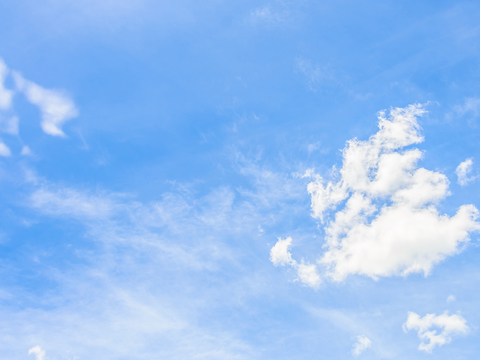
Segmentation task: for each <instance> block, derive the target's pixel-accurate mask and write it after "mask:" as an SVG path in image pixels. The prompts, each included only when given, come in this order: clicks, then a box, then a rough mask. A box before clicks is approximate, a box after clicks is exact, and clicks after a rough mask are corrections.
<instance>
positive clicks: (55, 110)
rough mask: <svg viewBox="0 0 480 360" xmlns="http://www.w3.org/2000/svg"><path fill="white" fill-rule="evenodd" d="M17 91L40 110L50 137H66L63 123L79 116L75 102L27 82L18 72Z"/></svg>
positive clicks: (62, 94) (16, 78) (63, 95)
mask: <svg viewBox="0 0 480 360" xmlns="http://www.w3.org/2000/svg"><path fill="white" fill-rule="evenodd" d="M13 77H14V80H15V84H16V86H17V89H18V90H19V91H21V92H23V93H24V94H25V96H26V97H27V99H28V101H30V102H31V103H32V104H34V105H36V106H38V107H39V108H40V111H41V114H42V122H41V123H40V126H41V127H42V130H43V131H44V132H45V133H46V134H49V135H53V136H65V133H64V132H63V131H62V129H61V127H62V125H63V123H65V122H66V121H67V120H70V119H72V118H74V117H76V116H78V110H77V108H76V107H75V104H74V102H73V101H72V100H71V99H70V98H69V97H68V96H67V95H65V94H64V93H62V92H60V91H57V90H49V89H45V88H43V87H41V86H40V85H37V84H35V83H34V82H32V81H29V80H26V79H25V78H23V76H22V75H20V74H19V73H17V72H14V73H13Z"/></svg>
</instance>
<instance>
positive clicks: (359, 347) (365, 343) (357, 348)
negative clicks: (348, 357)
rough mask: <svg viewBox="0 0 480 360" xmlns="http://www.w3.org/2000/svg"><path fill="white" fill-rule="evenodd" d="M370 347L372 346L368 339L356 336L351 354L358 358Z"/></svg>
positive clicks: (363, 336)
mask: <svg viewBox="0 0 480 360" xmlns="http://www.w3.org/2000/svg"><path fill="white" fill-rule="evenodd" d="M370 346H372V342H371V341H370V339H369V338H368V337H366V336H365V335H360V336H357V342H356V343H355V344H354V345H353V349H352V354H353V355H354V356H358V355H360V354H361V353H362V352H364V351H365V350H367V349H368V348H369V347H370Z"/></svg>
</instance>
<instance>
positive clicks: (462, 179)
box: [455, 158, 475, 186]
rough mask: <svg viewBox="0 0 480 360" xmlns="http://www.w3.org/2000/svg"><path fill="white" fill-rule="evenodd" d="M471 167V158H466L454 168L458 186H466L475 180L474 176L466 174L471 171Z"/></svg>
mask: <svg viewBox="0 0 480 360" xmlns="http://www.w3.org/2000/svg"><path fill="white" fill-rule="evenodd" d="M472 167H473V159H472V158H470V159H467V160H465V161H462V162H461V163H460V165H458V166H457V169H456V170H455V174H457V178H458V180H457V182H458V184H459V185H460V186H466V185H468V184H469V183H470V182H472V181H474V180H475V176H470V177H469V176H468V174H470V173H471V172H472Z"/></svg>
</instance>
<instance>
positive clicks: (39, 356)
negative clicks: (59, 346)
mask: <svg viewBox="0 0 480 360" xmlns="http://www.w3.org/2000/svg"><path fill="white" fill-rule="evenodd" d="M28 355H35V360H45V350H42V348H41V347H40V346H38V345H37V346H35V347H33V348H31V349H30V350H28Z"/></svg>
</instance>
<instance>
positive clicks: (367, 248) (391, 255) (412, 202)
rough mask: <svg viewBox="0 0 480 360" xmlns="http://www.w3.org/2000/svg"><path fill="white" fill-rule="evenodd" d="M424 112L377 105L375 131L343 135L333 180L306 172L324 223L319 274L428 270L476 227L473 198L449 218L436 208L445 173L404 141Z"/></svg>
mask: <svg viewBox="0 0 480 360" xmlns="http://www.w3.org/2000/svg"><path fill="white" fill-rule="evenodd" d="M424 113H425V110H424V109H423V107H422V106H421V105H410V106H407V107H405V108H394V109H392V110H391V111H390V113H389V116H387V114H386V113H385V112H380V113H379V124H378V127H379V131H378V132H377V133H376V134H374V135H372V136H371V137H370V138H369V139H368V140H366V141H360V140H357V139H352V140H350V141H348V142H347V145H346V147H345V148H344V149H343V165H342V167H341V168H340V170H338V171H337V170H336V169H335V168H334V169H333V170H334V171H333V172H334V179H333V180H330V181H328V182H326V181H324V180H323V179H322V178H321V177H320V176H318V175H311V173H310V176H314V180H313V181H312V182H310V183H309V185H308V192H309V193H310V195H311V199H312V210H313V217H314V218H317V219H319V220H320V221H321V222H322V223H323V224H325V226H324V231H325V248H326V251H325V252H324V254H323V255H322V256H321V257H320V258H319V259H318V265H319V266H321V267H322V268H323V269H324V271H323V273H324V274H323V276H325V277H329V278H331V279H332V280H334V281H342V280H344V279H345V278H346V277H347V276H348V275H351V274H360V275H366V276H369V277H371V278H374V279H377V278H378V277H381V276H392V275H407V274H410V273H416V272H423V273H424V274H425V275H428V273H429V272H430V271H431V269H432V267H433V266H434V265H435V264H436V263H438V262H440V261H441V260H443V259H444V258H446V257H447V256H451V255H453V254H455V253H457V252H458V251H459V249H460V247H461V245H462V244H464V243H466V242H467V241H469V239H470V237H469V234H470V233H471V232H473V231H478V230H479V228H480V227H479V223H478V222H477V217H478V210H477V209H476V207H475V206H473V205H463V206H461V207H460V208H459V209H458V211H457V213H456V214H455V215H454V216H451V217H450V216H448V215H445V214H441V213H439V211H438V208H437V205H438V203H439V201H441V200H442V199H443V198H445V197H446V196H447V195H449V191H448V185H449V181H448V179H447V177H446V176H445V175H444V174H441V173H439V172H435V171H431V170H427V169H425V168H422V167H419V166H418V161H419V160H420V159H421V158H422V152H421V151H420V150H418V149H415V148H406V147H407V146H410V145H414V144H418V143H421V142H422V141H423V140H424V138H423V136H422V135H421V134H420V126H419V124H418V122H417V117H419V116H422V115H423V114H424ZM338 207H340V209H337V208H338ZM332 213H333V214H332ZM272 261H273V260H272ZM292 261H293V260H292Z"/></svg>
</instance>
